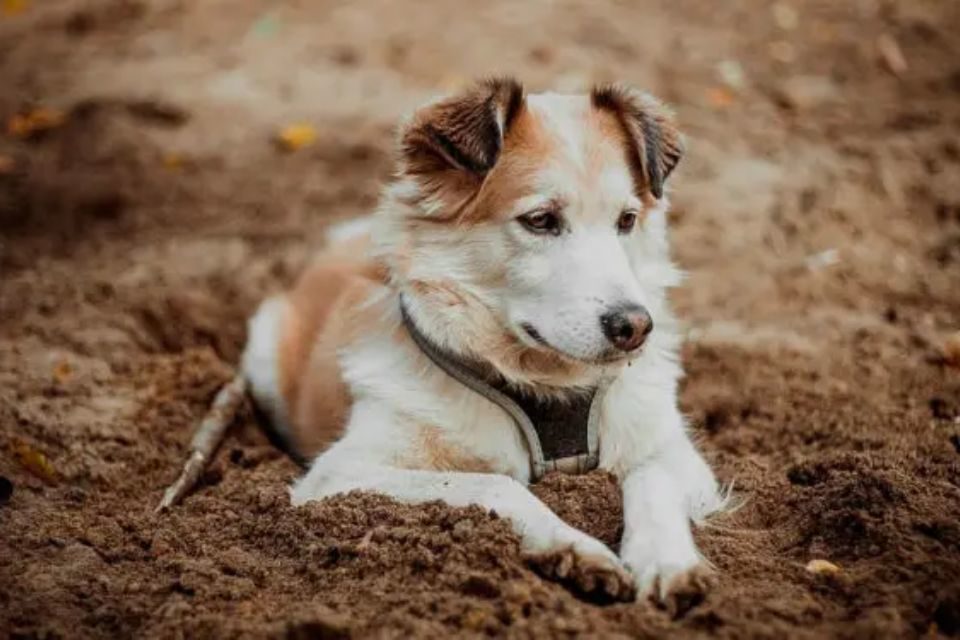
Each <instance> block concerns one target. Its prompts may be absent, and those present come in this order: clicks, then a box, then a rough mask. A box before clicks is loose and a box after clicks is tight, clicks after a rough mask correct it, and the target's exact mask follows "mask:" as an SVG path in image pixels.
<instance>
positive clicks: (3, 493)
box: [0, 476, 13, 505]
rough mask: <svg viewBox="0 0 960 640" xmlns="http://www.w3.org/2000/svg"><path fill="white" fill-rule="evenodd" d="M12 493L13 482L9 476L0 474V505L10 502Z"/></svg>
mask: <svg viewBox="0 0 960 640" xmlns="http://www.w3.org/2000/svg"><path fill="white" fill-rule="evenodd" d="M12 495H13V483H12V482H10V479H9V478H7V477H4V476H0V505H4V504H7V503H8V502H10V497H11V496H12Z"/></svg>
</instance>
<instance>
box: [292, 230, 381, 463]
mask: <svg viewBox="0 0 960 640" xmlns="http://www.w3.org/2000/svg"><path fill="white" fill-rule="evenodd" d="M368 248H369V239H368V238H367V237H365V236H363V237H358V238H355V239H351V240H349V241H345V242H342V243H339V244H337V245H335V246H333V247H331V248H330V249H328V250H327V251H326V252H324V253H322V254H320V255H319V256H317V258H316V260H315V261H314V263H313V264H312V265H311V266H310V267H308V268H307V269H306V270H305V271H304V273H303V274H302V275H301V277H300V280H299V281H298V282H297V284H296V286H295V287H294V288H293V289H292V290H291V291H290V292H289V294H288V295H287V303H288V304H289V307H288V309H287V312H288V313H287V315H286V317H285V318H284V322H283V329H282V332H283V333H282V335H281V339H280V354H279V365H280V388H281V392H282V393H283V396H284V400H285V402H286V405H287V407H288V408H289V416H290V422H291V425H290V426H291V430H292V433H291V441H292V445H293V447H294V448H295V449H296V451H297V452H298V453H299V454H300V455H302V456H304V457H308V458H309V457H311V456H313V455H316V454H317V453H319V452H320V451H322V450H323V448H325V447H326V446H327V445H329V444H330V442H332V441H333V440H335V439H336V438H337V437H339V436H340V434H341V432H342V430H343V427H344V423H345V421H346V417H347V415H348V413H349V408H350V397H349V392H348V390H347V387H346V385H345V384H344V382H343V380H342V377H341V372H340V364H339V361H338V358H337V352H338V351H339V349H340V348H341V347H342V346H343V345H344V344H346V343H349V342H351V341H353V340H354V339H356V337H357V336H358V335H361V334H363V332H364V331H376V330H377V327H374V326H371V322H369V321H366V322H365V321H362V319H361V318H358V315H357V314H356V313H355V310H356V308H357V307H359V306H360V305H361V304H362V303H363V302H364V301H365V300H367V299H368V298H370V297H371V296H372V295H373V294H374V292H375V291H376V290H377V289H380V288H382V287H383V286H384V284H385V282H386V270H385V268H384V267H383V265H381V264H379V263H378V262H376V261H374V260H372V259H370V258H367V257H365V256H366V253H367V250H368Z"/></svg>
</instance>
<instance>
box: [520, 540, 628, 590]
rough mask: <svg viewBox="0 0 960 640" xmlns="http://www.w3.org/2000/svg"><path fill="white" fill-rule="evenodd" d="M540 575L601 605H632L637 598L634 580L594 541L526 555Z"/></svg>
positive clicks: (616, 560)
mask: <svg viewBox="0 0 960 640" xmlns="http://www.w3.org/2000/svg"><path fill="white" fill-rule="evenodd" d="M526 558H527V561H528V562H529V563H530V564H531V565H532V566H533V567H534V569H536V570H537V571H538V572H539V573H540V574H541V575H543V576H544V577H546V578H550V579H552V580H557V581H558V582H561V583H563V584H565V585H568V586H569V587H571V588H573V589H574V590H576V591H577V592H579V593H580V594H582V595H583V596H584V597H585V598H587V599H589V600H595V601H600V602H610V601H623V602H630V601H633V600H634V599H635V598H636V588H635V586H634V580H633V577H632V576H631V575H630V574H629V573H628V572H627V570H626V569H624V567H623V565H622V564H620V560H619V559H618V558H617V556H616V555H614V554H613V553H612V552H611V551H610V550H609V549H607V547H605V546H604V545H603V543H601V542H599V541H597V540H594V539H592V538H588V537H585V538H584V540H581V541H577V542H574V543H568V544H566V545H558V546H556V547H555V548H552V549H549V550H545V551H538V552H534V553H528V554H526Z"/></svg>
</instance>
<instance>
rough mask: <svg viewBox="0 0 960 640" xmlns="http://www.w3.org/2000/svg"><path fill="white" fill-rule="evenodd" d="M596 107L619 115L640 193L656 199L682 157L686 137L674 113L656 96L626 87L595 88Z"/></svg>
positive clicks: (593, 95) (594, 102)
mask: <svg viewBox="0 0 960 640" xmlns="http://www.w3.org/2000/svg"><path fill="white" fill-rule="evenodd" d="M591 99H592V101H593V106H594V107H596V108H597V109H603V110H607V111H610V112H612V113H613V114H615V115H616V116H617V118H618V119H619V121H620V125H621V126H622V127H623V130H624V133H626V135H627V139H628V140H629V141H630V148H629V150H628V154H629V160H630V166H631V170H632V171H633V173H634V177H635V179H636V182H637V187H638V189H640V190H641V191H645V190H648V191H649V192H650V193H651V194H653V196H654V197H655V198H657V199H660V198H662V197H663V184H664V182H666V180H667V177H668V176H669V175H670V173H671V172H672V171H673V169H674V167H676V166H677V163H678V162H680V158H681V157H682V156H683V136H681V135H680V132H679V131H678V130H677V127H676V124H675V123H674V120H673V114H671V113H670V111H669V110H668V109H667V108H666V107H664V106H663V104H661V103H660V101H659V100H657V99H656V98H654V97H653V96H651V95H649V94H646V93H642V92H640V91H637V90H635V89H631V88H630V87H626V86H623V85H616V84H611V85H603V86H599V87H595V88H594V89H593V92H592V93H591Z"/></svg>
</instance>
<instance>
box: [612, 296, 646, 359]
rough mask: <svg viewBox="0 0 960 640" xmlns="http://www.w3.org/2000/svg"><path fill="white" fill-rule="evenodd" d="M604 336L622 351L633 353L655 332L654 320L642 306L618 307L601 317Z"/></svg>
mask: <svg viewBox="0 0 960 640" xmlns="http://www.w3.org/2000/svg"><path fill="white" fill-rule="evenodd" d="M600 325H601V326H602V327H603V334H604V335H605V336H607V339H608V340H610V342H612V343H613V346H615V347H616V348H617V349H619V350H620V351H633V350H634V349H637V348H639V347H640V345H642V344H643V342H644V340H646V339H647V336H648V335H650V332H651V331H653V319H652V318H651V317H650V314H649V313H648V312H647V310H646V309H644V308H643V307H641V306H640V305H633V304H632V305H626V306H622V307H618V308H616V309H614V310H613V311H609V312H607V313H605V314H603V315H602V316H600Z"/></svg>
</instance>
